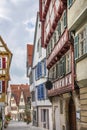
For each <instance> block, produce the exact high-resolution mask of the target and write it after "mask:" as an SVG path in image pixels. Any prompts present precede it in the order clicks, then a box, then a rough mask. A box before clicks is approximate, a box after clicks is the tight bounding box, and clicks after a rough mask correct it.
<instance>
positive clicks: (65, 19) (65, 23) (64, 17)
mask: <svg viewBox="0 0 87 130" xmlns="http://www.w3.org/2000/svg"><path fill="white" fill-rule="evenodd" d="M63 22H64V28H66V26H67V14H66V10H65V11H64V16H63Z"/></svg>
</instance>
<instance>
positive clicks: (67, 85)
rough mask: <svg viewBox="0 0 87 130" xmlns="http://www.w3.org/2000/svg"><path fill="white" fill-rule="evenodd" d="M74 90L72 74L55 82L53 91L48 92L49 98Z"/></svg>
mask: <svg viewBox="0 0 87 130" xmlns="http://www.w3.org/2000/svg"><path fill="white" fill-rule="evenodd" d="M72 90H73V84H72V73H69V74H67V75H66V76H65V77H63V78H60V79H59V80H56V81H54V82H53V89H52V90H49V91H48V96H49V97H52V96H57V95H60V94H63V93H67V92H70V91H72Z"/></svg>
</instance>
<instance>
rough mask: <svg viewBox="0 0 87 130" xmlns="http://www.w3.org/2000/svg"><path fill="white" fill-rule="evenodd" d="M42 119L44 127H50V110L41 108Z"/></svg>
mask: <svg viewBox="0 0 87 130" xmlns="http://www.w3.org/2000/svg"><path fill="white" fill-rule="evenodd" d="M41 121H42V123H43V128H46V129H49V110H48V109H41Z"/></svg>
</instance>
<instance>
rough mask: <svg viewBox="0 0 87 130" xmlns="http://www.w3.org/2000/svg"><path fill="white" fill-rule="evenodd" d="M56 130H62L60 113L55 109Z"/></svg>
mask: <svg viewBox="0 0 87 130" xmlns="http://www.w3.org/2000/svg"><path fill="white" fill-rule="evenodd" d="M55 130H60V111H59V109H58V107H55Z"/></svg>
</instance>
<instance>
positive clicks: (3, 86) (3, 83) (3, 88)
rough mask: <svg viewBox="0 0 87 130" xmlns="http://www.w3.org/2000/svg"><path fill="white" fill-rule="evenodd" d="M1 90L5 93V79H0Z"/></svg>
mask: <svg viewBox="0 0 87 130" xmlns="http://www.w3.org/2000/svg"><path fill="white" fill-rule="evenodd" d="M2 92H3V93H5V81H2Z"/></svg>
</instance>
